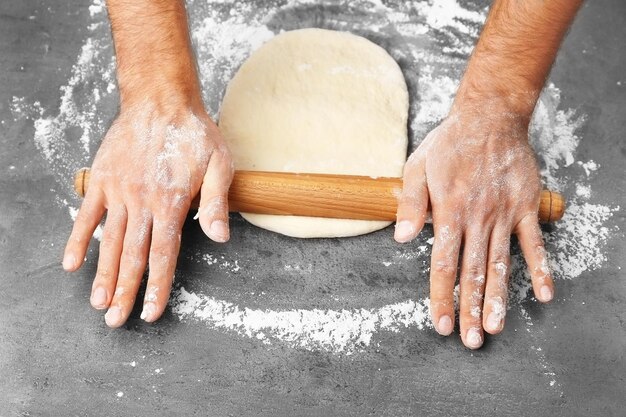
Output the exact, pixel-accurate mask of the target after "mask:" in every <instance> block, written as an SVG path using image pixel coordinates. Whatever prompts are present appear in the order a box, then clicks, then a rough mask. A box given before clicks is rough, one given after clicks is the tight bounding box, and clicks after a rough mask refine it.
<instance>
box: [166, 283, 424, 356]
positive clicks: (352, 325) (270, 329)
mask: <svg viewBox="0 0 626 417" xmlns="http://www.w3.org/2000/svg"><path fill="white" fill-rule="evenodd" d="M171 306H172V311H173V312H174V314H177V315H178V316H179V317H180V318H181V319H186V318H192V319H195V320H201V321H203V322H206V323H207V324H209V325H211V326H212V327H214V328H217V329H226V330H231V331H235V332H237V333H238V334H241V335H245V336H248V337H251V338H255V339H258V340H260V341H262V342H263V343H271V342H272V341H276V340H279V341H282V342H283V343H286V344H287V345H289V346H292V347H298V348H306V349H323V350H327V351H331V352H344V353H347V354H350V353H353V352H355V351H356V350H359V349H362V348H364V347H366V346H368V345H369V344H370V342H371V340H372V337H373V335H374V334H375V333H377V332H378V331H381V330H386V331H394V332H398V331H400V330H401V329H403V328H407V327H410V326H417V328H418V329H423V328H424V327H431V325H430V320H429V319H428V299H426V300H424V301H422V302H415V301H412V300H407V301H404V302H400V303H396V304H390V305H387V306H384V307H382V308H379V309H364V308H361V309H352V310H317V309H313V310H304V309H299V310H283V311H273V310H254V309H250V308H240V307H239V306H237V305H235V304H233V303H229V302H227V301H223V300H218V299H215V298H213V297H210V296H207V295H203V294H196V293H193V292H188V291H187V290H185V288H180V289H179V290H178V291H176V292H175V294H174V296H173V297H172V302H171Z"/></svg>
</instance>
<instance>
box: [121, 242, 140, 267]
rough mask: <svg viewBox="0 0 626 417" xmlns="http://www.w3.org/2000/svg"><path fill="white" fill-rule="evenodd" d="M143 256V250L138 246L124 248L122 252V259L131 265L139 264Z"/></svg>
mask: <svg viewBox="0 0 626 417" xmlns="http://www.w3.org/2000/svg"><path fill="white" fill-rule="evenodd" d="M143 256H144V255H143V250H142V248H140V247H139V246H138V245H128V246H125V247H124V249H123V251H122V258H124V260H126V261H132V262H133V263H136V262H140V261H141V259H143Z"/></svg>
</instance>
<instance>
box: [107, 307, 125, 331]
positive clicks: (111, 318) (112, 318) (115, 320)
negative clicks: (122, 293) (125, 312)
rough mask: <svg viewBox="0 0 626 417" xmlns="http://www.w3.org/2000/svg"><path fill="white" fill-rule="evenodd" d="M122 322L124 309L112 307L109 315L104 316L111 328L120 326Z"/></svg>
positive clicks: (108, 312)
mask: <svg viewBox="0 0 626 417" xmlns="http://www.w3.org/2000/svg"><path fill="white" fill-rule="evenodd" d="M121 320H122V309H121V308H119V307H117V306H113V307H111V308H110V309H109V310H108V311H107V313H106V314H105V315H104V321H105V322H106V324H107V326H110V327H116V326H118V325H119V324H120V321H121Z"/></svg>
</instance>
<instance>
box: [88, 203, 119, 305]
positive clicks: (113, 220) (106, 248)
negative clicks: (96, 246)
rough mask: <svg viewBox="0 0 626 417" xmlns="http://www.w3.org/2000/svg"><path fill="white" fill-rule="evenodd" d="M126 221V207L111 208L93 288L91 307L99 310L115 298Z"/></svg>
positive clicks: (101, 243)
mask: <svg viewBox="0 0 626 417" xmlns="http://www.w3.org/2000/svg"><path fill="white" fill-rule="evenodd" d="M126 220H127V213H126V207H124V206H123V205H119V206H114V207H112V208H109V210H108V213H107V218H106V221H105V223H104V230H103V232H102V240H101V241H100V256H99V258H98V269H97V270H96V277H95V279H94V280H93V285H92V287H91V297H90V301H91V305H92V306H93V308H95V309H98V310H102V309H105V308H107V307H108V306H109V305H110V303H111V299H112V298H113V292H114V291H115V283H116V282H117V274H118V272H119V266H120V255H121V253H122V246H123V243H124V233H125V232H126Z"/></svg>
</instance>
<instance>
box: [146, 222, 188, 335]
mask: <svg viewBox="0 0 626 417" xmlns="http://www.w3.org/2000/svg"><path fill="white" fill-rule="evenodd" d="M183 222H184V214H182V215H180V218H179V219H174V220H171V219H165V220H164V219H157V218H155V219H154V224H153V228H152V230H153V231H152V243H151V245H150V257H149V270H150V273H149V275H148V284H147V287H146V295H145V297H144V302H143V311H142V312H141V319H142V320H145V321H147V322H150V323H151V322H153V321H155V320H157V319H158V318H159V317H161V315H162V314H163V311H164V310H165V307H166V306H167V300H168V299H169V295H170V291H171V289H172V282H173V281H174V271H175V269H176V261H177V258H178V251H179V250H180V237H181V228H182V224H183Z"/></svg>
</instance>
